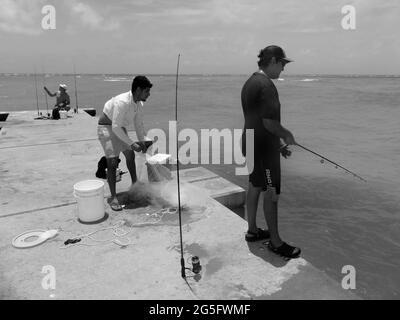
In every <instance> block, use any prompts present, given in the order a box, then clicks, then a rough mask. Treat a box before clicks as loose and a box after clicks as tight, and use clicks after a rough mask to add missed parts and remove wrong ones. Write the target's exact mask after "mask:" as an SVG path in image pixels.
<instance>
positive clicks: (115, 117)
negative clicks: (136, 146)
mask: <svg viewBox="0 0 400 320" xmlns="http://www.w3.org/2000/svg"><path fill="white" fill-rule="evenodd" d="M142 108H143V102H142V101H138V103H135V101H134V100H133V97H132V92H131V91H128V92H125V93H121V94H120V95H118V96H116V97H113V98H111V99H110V100H108V101H107V102H106V103H105V104H104V109H103V112H104V113H105V115H106V116H107V117H108V118H109V119H110V120H111V121H112V130H113V132H114V133H115V134H116V135H117V137H118V138H120V139H121V140H122V141H124V142H125V143H126V144H128V145H132V144H133V141H132V140H131V139H130V138H129V136H128V135H127V134H126V129H127V128H132V127H134V128H135V131H136V135H137V137H138V139H139V141H142V140H144V137H145V132H144V127H143V115H142Z"/></svg>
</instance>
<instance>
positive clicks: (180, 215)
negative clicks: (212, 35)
mask: <svg viewBox="0 0 400 320" xmlns="http://www.w3.org/2000/svg"><path fill="white" fill-rule="evenodd" d="M180 57H181V54H178V63H177V66H176V84H175V122H176V176H177V182H178V213H179V235H180V242H181V275H182V278H184V279H186V274H185V259H184V258H183V242H182V213H181V190H180V182H179V152H178V75H179V60H180Z"/></svg>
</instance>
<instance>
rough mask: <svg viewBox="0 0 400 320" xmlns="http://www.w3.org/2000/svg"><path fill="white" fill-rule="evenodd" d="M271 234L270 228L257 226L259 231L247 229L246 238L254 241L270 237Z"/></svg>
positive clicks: (248, 240)
mask: <svg viewBox="0 0 400 320" xmlns="http://www.w3.org/2000/svg"><path fill="white" fill-rule="evenodd" d="M269 237H270V234H269V231H268V230H264V229H261V228H257V232H250V231H247V233H246V236H245V239H246V241H247V242H254V241H259V240H265V239H269Z"/></svg>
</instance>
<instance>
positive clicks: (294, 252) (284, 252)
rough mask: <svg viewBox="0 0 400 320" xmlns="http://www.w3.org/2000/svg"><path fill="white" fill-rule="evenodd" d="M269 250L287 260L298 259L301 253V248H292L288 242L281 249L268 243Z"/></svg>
mask: <svg viewBox="0 0 400 320" xmlns="http://www.w3.org/2000/svg"><path fill="white" fill-rule="evenodd" d="M268 249H269V250H271V251H272V252H274V253H276V254H278V255H280V256H281V257H283V258H285V259H287V260H289V259H293V258H298V257H299V256H300V253H301V250H300V248H297V247H292V246H290V245H288V244H287V243H286V242H284V243H283V244H282V245H280V246H279V247H277V248H276V247H274V246H273V245H272V243H271V241H270V242H268Z"/></svg>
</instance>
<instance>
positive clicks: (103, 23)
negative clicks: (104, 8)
mask: <svg viewBox="0 0 400 320" xmlns="http://www.w3.org/2000/svg"><path fill="white" fill-rule="evenodd" d="M70 6H71V11H72V13H73V14H75V15H77V16H78V17H79V18H80V21H81V23H82V24H83V25H84V26H88V27H90V28H91V29H93V30H102V31H113V30H117V29H119V28H120V24H119V22H118V21H116V20H114V21H113V20H112V19H111V18H109V17H108V19H107V20H106V19H105V18H104V17H103V16H102V15H101V14H100V13H99V12H97V11H96V10H95V9H94V8H92V7H91V6H90V5H88V4H85V3H82V2H77V1H70Z"/></svg>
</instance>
